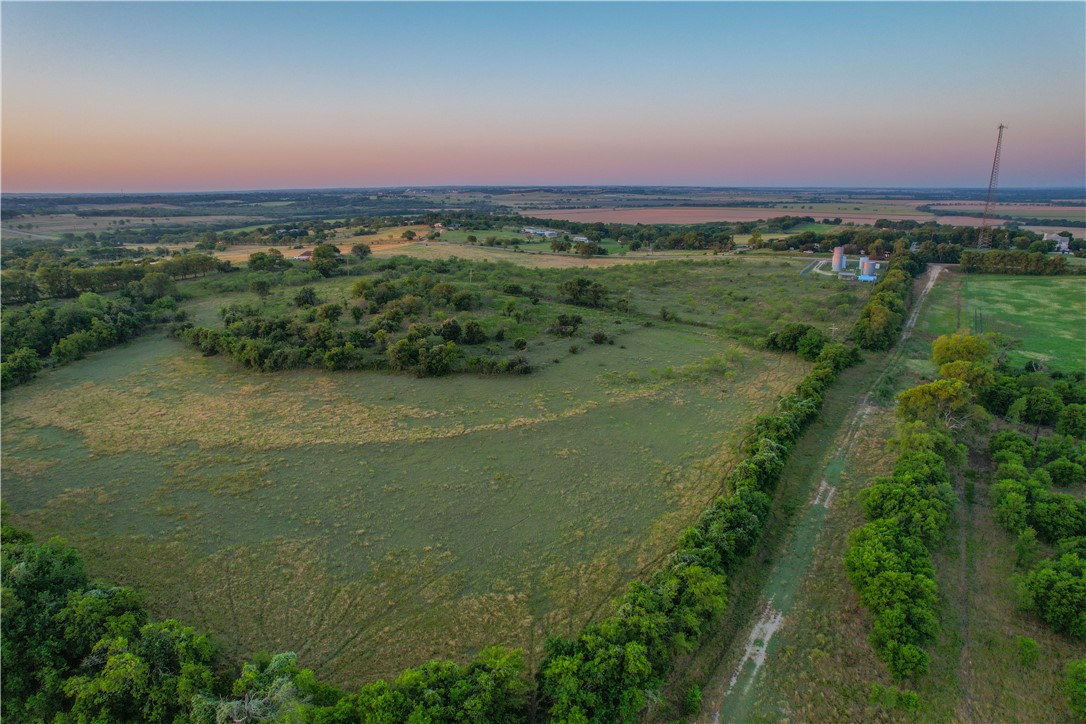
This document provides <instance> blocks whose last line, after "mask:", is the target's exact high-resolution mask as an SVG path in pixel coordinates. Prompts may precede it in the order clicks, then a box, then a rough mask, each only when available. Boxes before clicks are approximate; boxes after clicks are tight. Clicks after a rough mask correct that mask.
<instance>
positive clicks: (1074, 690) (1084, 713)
mask: <svg viewBox="0 0 1086 724" xmlns="http://www.w3.org/2000/svg"><path fill="white" fill-rule="evenodd" d="M1064 677H1065V678H1064V691H1066V692H1067V697H1068V700H1069V701H1068V704H1069V706H1070V708H1071V713H1073V714H1074V715H1075V716H1077V717H1079V718H1081V719H1086V659H1080V660H1078V661H1072V662H1071V663H1069V664H1067V666H1066V667H1065V668H1064Z"/></svg>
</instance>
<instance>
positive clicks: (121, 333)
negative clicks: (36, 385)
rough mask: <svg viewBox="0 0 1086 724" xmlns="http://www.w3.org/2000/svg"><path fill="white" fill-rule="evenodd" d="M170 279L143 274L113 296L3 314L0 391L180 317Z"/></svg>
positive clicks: (95, 296)
mask: <svg viewBox="0 0 1086 724" xmlns="http://www.w3.org/2000/svg"><path fill="white" fill-rule="evenodd" d="M175 294H176V290H175V289H174V284H173V281H172V280H170V278H169V277H167V276H166V275H164V274H158V273H155V274H149V275H147V276H145V277H144V278H143V280H142V281H140V282H131V283H130V284H129V285H128V286H127V287H125V289H124V290H122V292H121V294H120V295H119V296H117V297H114V298H106V297H102V296H100V295H98V294H95V293H93V292H86V293H84V294H81V295H80V296H79V299H77V300H74V301H69V302H65V303H63V304H60V305H55V304H50V303H49V302H37V303H35V304H31V305H27V306H25V307H21V308H18V309H8V310H5V311H4V314H3V319H2V321H0V339H2V346H3V361H2V362H0V383H2V384H3V386H4V387H5V388H7V387H11V386H14V385H19V384H22V383H24V382H27V381H29V380H31V379H33V378H34V376H35V375H36V374H37V373H38V372H39V371H40V370H41V369H42V367H43V366H45V365H47V364H48V365H53V366H57V365H64V364H67V363H69V362H72V361H74V360H77V359H82V358H83V357H85V356H86V355H87V354H88V353H90V352H93V351H96V350H100V349H106V348H107V347H112V346H113V345H115V344H120V343H121V342H125V341H127V340H129V339H131V338H133V337H135V336H136V335H138V334H140V333H141V332H142V331H143V330H144V329H146V328H147V327H148V326H150V325H153V324H159V323H165V322H176V321H180V320H182V319H184V316H185V312H184V311H183V310H179V309H178V308H177V301H176V299H175V297H174V295H175Z"/></svg>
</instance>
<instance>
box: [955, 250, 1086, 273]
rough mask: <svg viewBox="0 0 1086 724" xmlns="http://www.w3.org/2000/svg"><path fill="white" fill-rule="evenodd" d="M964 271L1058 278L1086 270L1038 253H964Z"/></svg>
mask: <svg viewBox="0 0 1086 724" xmlns="http://www.w3.org/2000/svg"><path fill="white" fill-rule="evenodd" d="M961 265H962V271H965V272H970V273H983V274H1033V275H1037V276H1056V275H1058V274H1082V273H1086V268H1083V267H1069V266H1067V262H1066V260H1065V259H1064V257H1062V256H1050V255H1048V254H1044V253H1041V252H1037V251H1003V250H1000V249H992V250H990V251H976V250H973V249H967V250H965V251H963V252H962V257H961Z"/></svg>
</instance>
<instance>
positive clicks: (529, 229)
mask: <svg viewBox="0 0 1086 724" xmlns="http://www.w3.org/2000/svg"><path fill="white" fill-rule="evenodd" d="M521 232H523V233H525V234H530V235H532V236H543V237H546V238H548V239H553V238H554V237H556V236H558V232H557V231H551V230H549V229H537V228H535V227H534V226H525V227H524V228H523V229H521Z"/></svg>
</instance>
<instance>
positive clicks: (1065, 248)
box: [1044, 234, 1071, 254]
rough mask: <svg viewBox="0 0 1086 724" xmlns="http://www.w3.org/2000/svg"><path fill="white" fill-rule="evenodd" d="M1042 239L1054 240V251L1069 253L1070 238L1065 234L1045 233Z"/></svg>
mask: <svg viewBox="0 0 1086 724" xmlns="http://www.w3.org/2000/svg"><path fill="white" fill-rule="evenodd" d="M1044 240H1045V241H1054V242H1056V251H1058V252H1059V253H1060V254H1070V253H1071V246H1070V244H1071V240H1070V239H1068V238H1067V237H1066V236H1060V235H1059V234H1045V235H1044Z"/></svg>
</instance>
